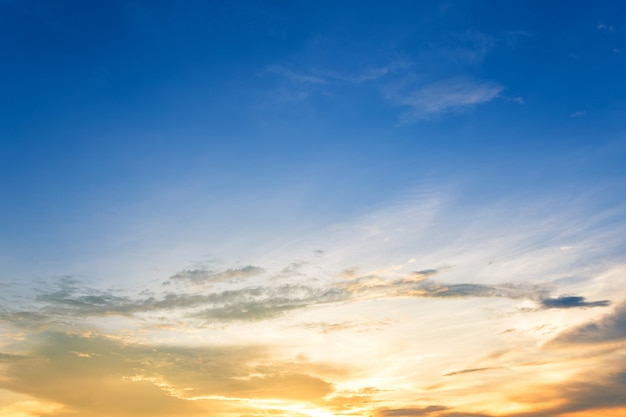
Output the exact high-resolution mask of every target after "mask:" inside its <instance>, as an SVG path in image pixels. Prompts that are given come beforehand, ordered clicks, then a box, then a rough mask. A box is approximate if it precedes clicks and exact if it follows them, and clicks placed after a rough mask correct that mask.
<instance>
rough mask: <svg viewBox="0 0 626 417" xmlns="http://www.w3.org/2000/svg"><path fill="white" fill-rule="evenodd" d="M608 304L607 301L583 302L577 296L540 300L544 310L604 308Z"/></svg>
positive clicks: (582, 298) (581, 298)
mask: <svg viewBox="0 0 626 417" xmlns="http://www.w3.org/2000/svg"><path fill="white" fill-rule="evenodd" d="M609 304H610V301H609V300H600V301H585V297H578V296H560V297H556V298H544V299H543V300H541V305H542V306H543V307H544V308H574V307H606V306H608V305H609Z"/></svg>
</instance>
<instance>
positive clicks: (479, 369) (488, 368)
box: [444, 366, 502, 376]
mask: <svg viewBox="0 0 626 417" xmlns="http://www.w3.org/2000/svg"><path fill="white" fill-rule="evenodd" d="M494 369H502V367H501V366H492V367H487V368H472V369H463V370H461V371H455V372H450V373H447V374H445V375H444V376H454V375H460V374H469V373H474V372H483V371H491V370H494Z"/></svg>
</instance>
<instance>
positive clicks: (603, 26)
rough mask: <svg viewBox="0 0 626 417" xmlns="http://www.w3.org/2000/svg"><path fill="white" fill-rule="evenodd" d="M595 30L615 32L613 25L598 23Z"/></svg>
mask: <svg viewBox="0 0 626 417" xmlns="http://www.w3.org/2000/svg"><path fill="white" fill-rule="evenodd" d="M596 29H598V30H599V31H602V32H615V27H613V25H607V24H606V23H602V22H600V23H598V24H597V25H596Z"/></svg>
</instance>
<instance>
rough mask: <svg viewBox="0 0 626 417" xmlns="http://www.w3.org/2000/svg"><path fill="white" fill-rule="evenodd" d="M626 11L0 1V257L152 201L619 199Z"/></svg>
mask: <svg viewBox="0 0 626 417" xmlns="http://www.w3.org/2000/svg"><path fill="white" fill-rule="evenodd" d="M625 11H626V10H625V6H624V5H623V4H622V3H621V2H613V1H604V2H597V1H593V2H592V1H589V2H549V3H547V4H546V3H545V2H528V1H519V2H514V1H511V2H496V1H487V2H476V1H472V2H469V1H468V2H464V1H449V2H446V1H442V2H416V1H396V2H391V3H390V4H387V3H383V2H373V1H367V2H366V1H363V2H361V1H359V2H243V1H242V2H208V1H186V2H173V1H171V2H170V1H159V2H153V1H150V2H147V1H98V2H81V1H3V2H2V3H1V4H0V37H1V39H2V42H1V44H0V83H1V91H2V93H1V94H0V114H2V119H1V121H0V144H1V148H0V150H1V153H0V180H1V182H0V193H1V195H2V200H1V203H0V242H1V245H0V248H1V251H2V252H1V253H2V254H3V255H2V256H3V257H4V258H5V259H7V260H10V263H12V264H13V265H14V267H16V266H17V265H23V263H24V262H26V261H27V260H32V258H40V259H42V258H48V257H49V258H52V259H58V258H64V259H67V263H65V264H64V265H66V266H69V265H72V262H73V261H74V260H75V259H76V258H79V257H81V256H82V255H81V253H82V252H81V251H82V250H84V249H82V248H85V247H91V248H92V250H93V252H90V254H89V256H96V257H97V256H98V251H99V250H102V249H103V247H102V245H104V243H102V242H105V241H109V242H111V241H118V240H119V239H122V238H121V237H120V235H123V234H124V233H129V232H128V230H131V229H133V227H134V226H136V225H137V224H138V223H141V222H142V221H146V220H145V219H146V218H149V219H151V220H150V222H153V223H150V224H163V223H172V224H178V225H179V226H180V229H185V230H187V229H189V230H192V229H195V230H200V231H202V233H205V234H207V235H211V234H212V233H213V230H214V228H215V227H218V226H217V225H219V224H221V225H223V227H225V228H228V227H239V228H243V229H244V230H245V228H246V227H248V226H250V225H252V224H260V223H263V224H267V225H268V229H271V225H273V224H276V225H279V224H280V225H283V226H285V225H288V224H293V225H298V224H303V223H306V224H311V225H314V226H312V227H323V226H325V225H328V224H332V223H336V222H341V221H345V220H346V219H349V218H350V217H351V216H355V215H358V214H361V213H364V212H367V211H369V210H372V209H374V208H377V207H382V206H385V205H386V204H387V203H388V202H389V201H392V200H394V199H398V198H401V197H402V196H403V195H410V194H411V193H414V192H415V190H417V189H424V188H426V189H429V190H433V191H434V190H437V187H440V186H446V185H450V186H454V187H455V193H456V194H458V196H459V197H458V198H459V200H460V201H463V202H464V203H463V204H473V203H476V202H480V201H492V200H493V201H498V200H499V199H503V198H509V197H513V196H518V197H519V198H532V199H538V200H541V199H542V198H544V197H545V196H548V195H554V194H555V193H560V195H562V196H563V198H564V199H565V200H567V199H568V198H576V197H577V196H580V195H587V194H588V198H589V199H591V200H594V201H596V200H597V205H598V207H597V208H598V209H599V208H600V207H604V208H606V207H613V206H615V205H621V204H622V203H623V202H624V201H623V197H621V196H622V195H625V191H626V190H625V189H624V185H625V184H624V175H625V174H626V168H625V167H626V164H624V160H625V154H624V152H625V150H626V147H625V142H624V128H623V125H624V123H623V120H624V115H625V113H626V101H625V100H624V97H626V94H625V93H626V83H625V82H624V80H623V74H624V73H626V42H625V40H626V36H625V33H626V28H624V27H622V26H620V24H621V22H622V21H623V19H622V17H623V16H624V13H625ZM521 196H526V197H521ZM209 218H210V219H211V220H210V221H209V222H208V223H207V219H209ZM236 225H238V226H236ZM155 227H157V226H155ZM285 227H286V226H285ZM146 228H147V229H150V227H149V226H146ZM152 230H153V229H152ZM124 231H126V232H124ZM168 233H171V231H170V230H169V229H168V231H166V230H164V231H163V232H162V234H161V235H159V236H160V237H155V236H144V235H140V236H136V237H135V239H136V241H142V240H143V239H156V240H159V239H161V240H162V241H163V244H164V245H166V243H165V242H167V241H170V239H171V236H170V235H168ZM181 233H182V232H181ZM198 233H200V232H198ZM131 234H133V233H131ZM148 235H150V234H148ZM184 236H185V233H182V234H181V236H180V239H181V240H184V239H185V237H184ZM259 239H262V237H259ZM215 244H216V242H215V241H213V240H211V239H209V241H207V243H206V245H207V247H210V246H211V245H215ZM207 250H209V249H207ZM85 256H87V254H85ZM19 269H22V268H19ZM26 269H27V268H26ZM10 270H11V271H15V269H14V268H10ZM60 272H62V271H58V270H55V271H51V273H60Z"/></svg>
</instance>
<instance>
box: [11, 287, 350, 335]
mask: <svg viewBox="0 0 626 417" xmlns="http://www.w3.org/2000/svg"><path fill="white" fill-rule="evenodd" d="M61 286H62V287H63V288H61V289H60V290H57V291H52V292H49V293H42V294H39V295H37V297H36V298H35V301H36V302H37V303H38V306H39V309H37V310H33V311H4V312H1V313H0V320H3V321H5V322H9V323H11V324H13V325H15V326H17V327H22V328H24V327H26V328H38V327H40V326H42V325H44V324H50V323H53V322H55V321H58V322H63V321H68V320H71V319H82V318H86V317H100V316H107V315H119V316H132V315H135V314H137V313H149V312H155V311H171V310H181V311H183V312H185V314H186V315H187V317H191V318H196V319H202V320H204V321H217V322H224V321H240V320H248V321H255V320H262V319H268V318H274V317H278V316H280V315H282V314H283V313H285V312H287V311H290V310H295V309H300V308H305V307H308V306H311V305H319V304H326V303H333V302H340V301H345V300H348V299H350V293H349V292H348V291H346V290H345V289H341V288H324V287H321V288H315V287H310V286H306V285H301V284H284V285H279V286H275V287H261V286H258V287H245V288H240V289H233V290H226V291H221V292H213V293H195V294H191V293H167V294H164V295H162V296H160V297H148V298H131V297H119V296H116V295H112V294H108V293H102V292H96V291H95V290H91V289H82V288H78V287H72V288H65V286H64V285H63V284H61Z"/></svg>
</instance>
